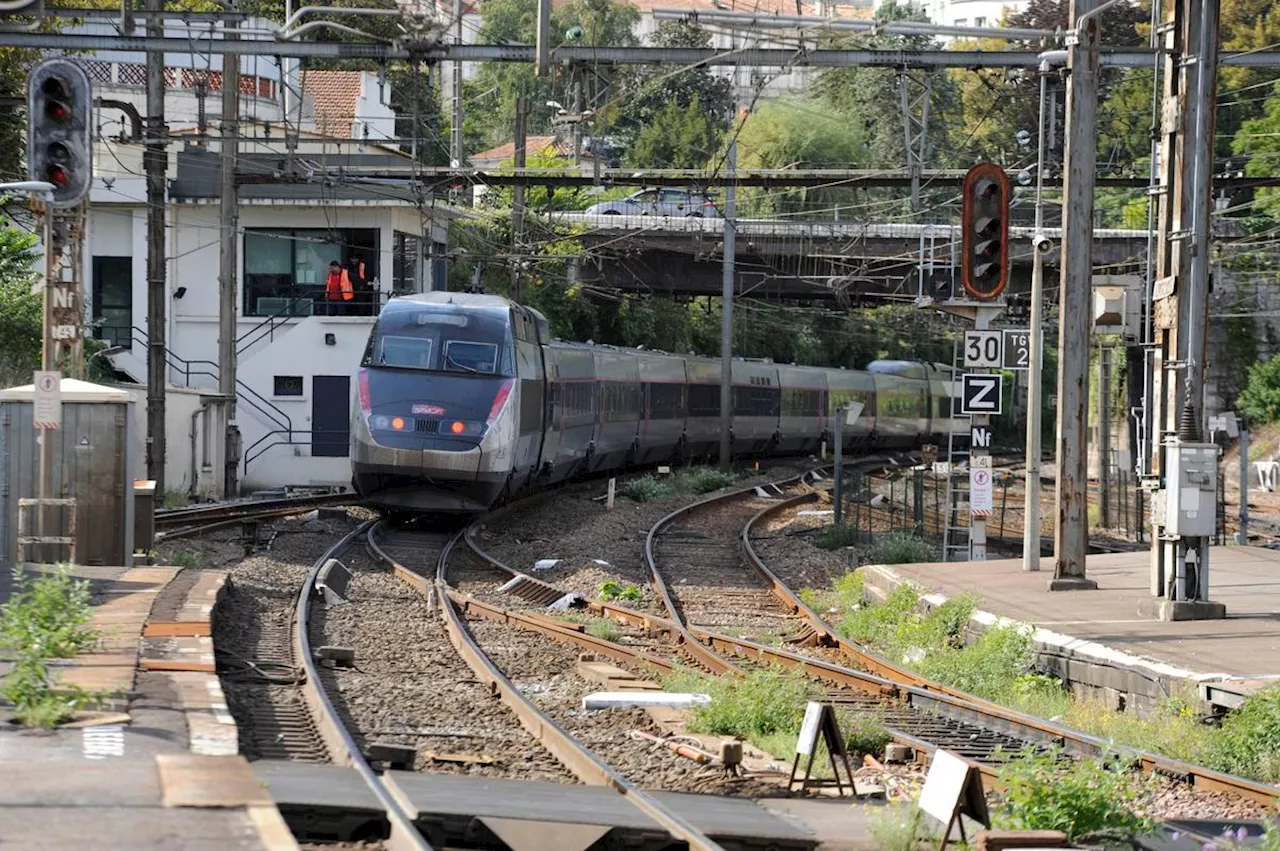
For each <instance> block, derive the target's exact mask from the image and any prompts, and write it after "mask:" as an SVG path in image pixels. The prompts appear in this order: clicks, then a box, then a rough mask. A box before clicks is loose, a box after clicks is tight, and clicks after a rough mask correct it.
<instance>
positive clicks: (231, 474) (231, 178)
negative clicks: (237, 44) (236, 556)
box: [218, 19, 240, 499]
mask: <svg viewBox="0 0 1280 851" xmlns="http://www.w3.org/2000/svg"><path fill="white" fill-rule="evenodd" d="M236 26H237V24H236V21H235V20H231V19H228V20H226V21H224V22H223V37H224V38H226V39H228V40H232V41H234V40H236V39H238V38H239V34H238V33H237V32H236ZM221 130H222V151H221V169H220V172H221V178H222V210H221V216H220V225H221V229H222V234H221V235H222V242H221V246H220V251H219V252H218V294H219V304H218V392H219V393H221V394H222V398H223V404H224V405H225V406H226V407H225V411H226V417H227V436H226V466H225V469H224V477H223V492H224V495H225V496H226V498H227V499H234V498H235V497H236V496H237V495H238V494H239V491H240V484H239V471H240V429H239V427H238V426H237V425H236V387H237V380H236V354H237V353H236V337H237V334H236V237H237V234H236V230H237V229H238V227H239V221H240V216H239V197H238V193H237V192H236V160H237V158H238V154H239V148H240V143H239V137H240V56H239V55H238V54H235V53H229V54H226V55H225V56H223V57H222V126H221Z"/></svg>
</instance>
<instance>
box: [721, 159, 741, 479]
mask: <svg viewBox="0 0 1280 851" xmlns="http://www.w3.org/2000/svg"><path fill="white" fill-rule="evenodd" d="M725 168H726V169H727V172H726V173H727V174H728V176H729V177H730V178H733V177H734V176H735V175H736V174H737V171H738V137H737V136H736V135H734V136H731V137H730V138H729V151H728V153H727V155H726V156H725ZM736 200H737V191H736V190H735V189H734V186H733V184H732V183H730V184H729V185H728V186H726V187H725V190H724V265H723V266H722V267H721V269H722V276H721V281H720V469H721V470H725V471H728V470H729V468H730V467H731V466H732V461H733V289H734V278H735V276H736V269H735V261H736V260H737V254H738V244H737V232H736V230H735V229H734V228H735V225H734V221H733V216H734V202H735V201H736Z"/></svg>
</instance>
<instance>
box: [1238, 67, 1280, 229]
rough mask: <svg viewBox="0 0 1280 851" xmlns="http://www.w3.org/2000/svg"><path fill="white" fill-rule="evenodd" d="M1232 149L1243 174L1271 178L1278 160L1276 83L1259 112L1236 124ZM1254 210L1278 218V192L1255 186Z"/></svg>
mask: <svg viewBox="0 0 1280 851" xmlns="http://www.w3.org/2000/svg"><path fill="white" fill-rule="evenodd" d="M1231 149H1232V152H1233V153H1235V154H1236V155H1237V157H1238V158H1241V159H1243V160H1244V171H1245V174H1247V175H1249V176H1250V177H1271V176H1273V175H1274V174H1275V173H1276V166H1277V163H1280V82H1277V83H1276V84H1275V85H1274V87H1273V88H1272V94H1271V96H1270V97H1269V98H1267V100H1266V101H1265V103H1264V104H1263V111H1262V114H1261V115H1259V116H1258V117H1256V118H1251V119H1249V120H1247V121H1245V122H1244V124H1243V125H1242V126H1241V127H1240V132H1239V133H1237V134H1236V136H1235V138H1234V139H1233V140H1232V146H1231ZM1254 209H1255V210H1256V211H1257V212H1259V213H1262V214H1264V215H1268V216H1271V217H1272V218H1280V191H1277V190H1276V189H1269V188H1268V189H1258V190H1257V195H1256V201H1255V204H1254Z"/></svg>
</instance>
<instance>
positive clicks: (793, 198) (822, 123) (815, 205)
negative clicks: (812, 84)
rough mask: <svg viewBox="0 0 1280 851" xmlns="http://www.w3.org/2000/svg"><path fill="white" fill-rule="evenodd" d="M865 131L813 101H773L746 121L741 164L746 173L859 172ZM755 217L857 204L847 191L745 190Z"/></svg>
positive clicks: (746, 207)
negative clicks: (748, 170)
mask: <svg viewBox="0 0 1280 851" xmlns="http://www.w3.org/2000/svg"><path fill="white" fill-rule="evenodd" d="M864 132H865V131H864V130H863V129H862V128H860V127H857V126H854V127H850V126H849V125H848V123H847V122H846V121H845V120H843V119H842V118H839V117H836V116H833V115H831V114H830V112H829V111H828V110H824V109H823V108H822V106H821V105H820V104H818V103H815V102H813V101H807V100H777V101H768V102H766V103H765V104H764V105H762V106H760V107H758V108H757V109H756V111H755V112H753V113H752V114H751V115H749V116H747V117H746V118H745V119H744V123H743V124H742V126H741V129H740V130H739V131H738V164H739V166H741V167H743V168H758V169H777V168H853V167H857V166H859V165H861V164H863V163H864V158H865V156H866V148H867V146H866V142H865V136H864V135H863V133H864ZM739 195H740V197H741V198H742V203H743V207H744V210H745V211H748V212H749V213H750V214H751V215H762V216H763V215H778V214H783V213H799V212H810V211H815V210H820V209H824V208H830V207H832V206H834V205H839V204H851V203H853V201H854V198H855V196H854V193H853V191H852V190H848V189H841V188H816V189H813V188H810V189H805V188H795V189H753V188H746V189H743V190H741V191H740V193H739Z"/></svg>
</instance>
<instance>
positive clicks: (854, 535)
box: [813, 523, 858, 550]
mask: <svg viewBox="0 0 1280 851" xmlns="http://www.w3.org/2000/svg"><path fill="white" fill-rule="evenodd" d="M857 542H858V529H857V527H855V526H852V525H850V524H848V523H833V524H831V525H830V526H824V527H823V528H822V531H821V532H819V533H818V534H816V535H814V536H813V545H814V546H815V547H817V548H818V549H820V550H841V549H844V548H845V547H851V546H853V545H854V544H856V543H857Z"/></svg>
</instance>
